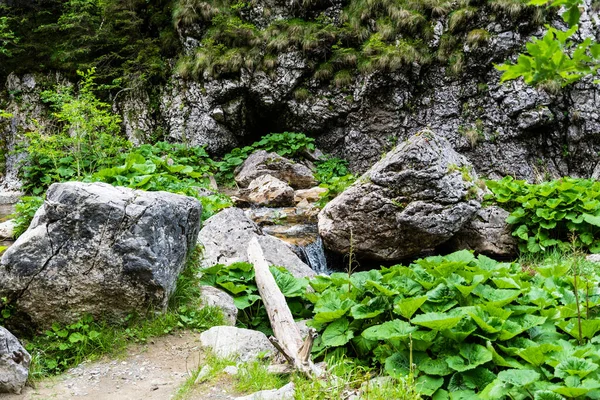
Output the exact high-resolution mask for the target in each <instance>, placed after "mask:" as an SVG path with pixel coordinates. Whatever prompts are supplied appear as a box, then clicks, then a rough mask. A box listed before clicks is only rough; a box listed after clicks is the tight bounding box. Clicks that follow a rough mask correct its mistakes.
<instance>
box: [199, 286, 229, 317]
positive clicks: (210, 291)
mask: <svg viewBox="0 0 600 400" xmlns="http://www.w3.org/2000/svg"><path fill="white" fill-rule="evenodd" d="M200 298H201V299H202V306H205V307H216V308H219V309H220V310H221V311H222V312H223V319H224V322H225V323H226V324H227V325H232V326H233V325H235V322H236V321H237V314H238V309H237V307H236V306H235V303H234V301H233V297H231V296H230V295H228V294H227V293H225V292H224V291H222V290H219V289H217V288H215V287H212V286H202V287H201V288H200Z"/></svg>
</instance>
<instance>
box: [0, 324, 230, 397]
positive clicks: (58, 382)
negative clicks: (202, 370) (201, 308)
mask: <svg viewBox="0 0 600 400" xmlns="http://www.w3.org/2000/svg"><path fill="white" fill-rule="evenodd" d="M199 338H200V334H198V333H195V332H182V333H179V334H177V335H168V336H164V337H160V338H155V339H153V340H152V342H151V343H148V344H146V345H136V346H132V347H131V348H130V349H129V350H128V351H127V353H126V354H125V355H123V356H122V357H120V358H118V359H106V360H100V361H96V362H92V363H83V364H81V365H79V366H78V367H76V368H74V369H72V370H69V371H68V372H66V373H65V374H63V375H61V376H59V377H56V378H52V379H48V380H44V381H42V382H38V383H37V385H36V387H35V388H31V387H26V388H25V389H24V390H23V392H22V393H21V394H20V395H0V399H1V400H47V399H48V400H49V399H52V400H55V399H60V400H62V399H78V400H79V399H81V400H88V399H89V400H138V399H139V400H167V399H171V398H173V397H174V396H175V394H176V393H177V391H178V390H179V388H180V387H181V386H182V385H183V383H184V382H185V381H186V379H187V378H188V376H189V375H188V372H191V371H192V370H195V369H196V368H198V364H199V362H201V354H200V342H199ZM227 386H228V385H227V384H224V383H223V382H215V383H213V384H211V386H207V387H204V388H202V390H194V391H193V393H191V394H190V396H191V397H190V396H186V398H193V399H206V400H224V399H231V396H230V395H229V394H228V393H227V392H228V390H227ZM197 389H200V388H197ZM200 392H201V393H200Z"/></svg>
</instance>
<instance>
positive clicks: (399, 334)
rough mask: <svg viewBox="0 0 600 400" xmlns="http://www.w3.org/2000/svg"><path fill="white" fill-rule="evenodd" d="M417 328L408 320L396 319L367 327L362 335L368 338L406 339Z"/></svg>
mask: <svg viewBox="0 0 600 400" xmlns="http://www.w3.org/2000/svg"><path fill="white" fill-rule="evenodd" d="M417 329H418V328H417V327H416V326H412V325H411V324H409V323H408V322H406V321H402V320H399V319H395V320H392V321H388V322H384V323H383V324H380V325H375V326H372V327H370V328H367V329H365V330H364V331H363V332H362V334H361V335H362V336H363V337H364V338H365V339H368V340H395V339H405V338H407V337H408V335H410V334H411V333H412V332H415V331H416V330H417Z"/></svg>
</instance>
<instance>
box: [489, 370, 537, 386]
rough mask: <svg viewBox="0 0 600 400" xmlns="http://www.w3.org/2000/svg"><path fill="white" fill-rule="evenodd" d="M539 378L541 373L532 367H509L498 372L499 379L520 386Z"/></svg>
mask: <svg viewBox="0 0 600 400" xmlns="http://www.w3.org/2000/svg"><path fill="white" fill-rule="evenodd" d="M539 378H540V374H538V373H537V372H535V371H533V370H531V369H507V370H504V371H501V372H500V373H499V374H498V379H500V380H501V381H502V382H506V383H510V384H511V385H513V386H519V387H522V386H527V385H530V384H532V383H533V382H535V381H537V380H538V379H539Z"/></svg>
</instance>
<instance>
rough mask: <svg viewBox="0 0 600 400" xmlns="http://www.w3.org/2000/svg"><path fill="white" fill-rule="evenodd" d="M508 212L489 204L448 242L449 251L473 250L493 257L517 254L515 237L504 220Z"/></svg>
mask: <svg viewBox="0 0 600 400" xmlns="http://www.w3.org/2000/svg"><path fill="white" fill-rule="evenodd" d="M508 216H509V212H508V211H506V210H504V209H502V208H500V207H498V206H490V207H486V208H482V209H481V210H479V211H477V214H475V216H474V217H473V218H472V219H471V220H470V221H469V222H468V223H467V224H465V226H463V227H462V229H461V230H460V231H459V232H458V233H457V234H456V235H455V236H454V237H453V238H452V239H450V240H449V242H448V247H449V250H450V251H456V250H463V249H467V250H473V251H475V252H476V253H483V254H486V255H488V256H494V257H502V258H506V257H512V256H514V255H516V254H517V250H518V243H517V239H516V238H515V237H514V236H513V235H512V228H511V226H510V225H509V224H508V223H507V222H506V218H508Z"/></svg>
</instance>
